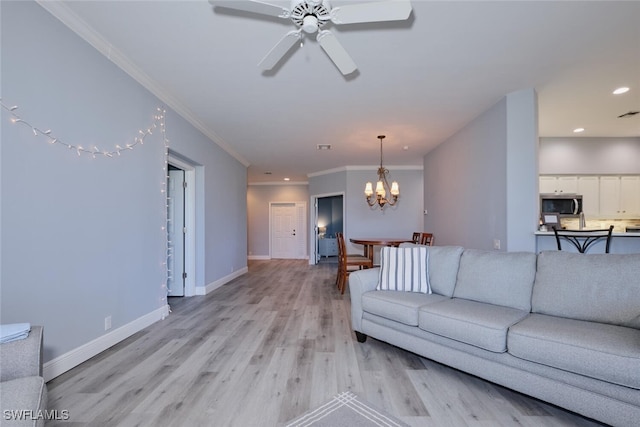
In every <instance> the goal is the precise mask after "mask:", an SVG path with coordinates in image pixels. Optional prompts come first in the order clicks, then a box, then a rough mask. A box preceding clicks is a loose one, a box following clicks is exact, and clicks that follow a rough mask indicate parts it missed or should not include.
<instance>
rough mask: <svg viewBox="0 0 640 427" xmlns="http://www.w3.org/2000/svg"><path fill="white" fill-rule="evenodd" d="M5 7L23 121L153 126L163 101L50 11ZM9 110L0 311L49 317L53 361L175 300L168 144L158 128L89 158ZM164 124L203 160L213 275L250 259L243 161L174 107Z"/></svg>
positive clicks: (1, 317) (203, 272)
mask: <svg viewBox="0 0 640 427" xmlns="http://www.w3.org/2000/svg"><path fill="white" fill-rule="evenodd" d="M0 7H1V19H2V28H1V30H2V64H1V71H2V82H1V83H2V101H3V102H4V103H7V104H12V105H13V104H16V105H18V106H19V109H18V110H17V112H19V114H20V115H21V116H22V117H23V118H24V119H28V121H29V122H31V123H32V124H33V125H36V126H38V127H41V128H42V129H51V130H52V131H53V133H54V134H55V135H56V136H57V137H58V138H60V139H61V140H64V141H65V142H69V143H71V144H85V145H88V144H91V145H92V144H96V145H98V146H99V147H100V148H102V149H107V148H113V147H115V145H116V144H121V145H123V144H124V143H127V142H130V141H132V140H133V137H134V136H135V135H136V133H137V132H138V131H139V130H140V129H146V127H147V126H148V125H150V124H151V122H152V119H153V115H154V114H155V113H156V108H157V107H158V106H160V105H161V104H160V102H159V100H158V99H157V98H155V97H154V96H153V95H151V94H150V93H149V92H147V91H146V90H145V89H144V88H142V86H140V85H139V84H137V83H136V82H135V81H133V80H132V79H131V78H130V77H129V76H128V75H126V74H125V73H124V72H123V71H122V70H120V69H119V68H117V67H116V66H115V65H113V64H112V63H111V62H110V61H109V60H108V59H106V58H105V57H104V56H102V55H101V54H100V53H98V52H97V51H96V50H94V49H93V48H92V47H91V46H89V45H88V44H87V43H85V42H84V41H83V40H81V39H80V38H79V37H78V36H76V35H75V34H74V33H72V32H71V31H70V30H69V29H67V27H65V26H64V25H63V24H62V23H60V22H59V21H58V20H56V19H55V18H54V17H52V16H51V15H50V14H49V13H47V12H46V11H45V10H44V9H42V8H41V7H40V6H38V5H37V4H36V3H34V2H1V6H0ZM9 119H10V116H9V115H8V114H7V113H6V111H4V110H3V111H2V147H1V149H2V152H1V153H2V157H1V159H0V165H1V172H0V188H1V194H2V198H1V200H2V205H1V208H0V213H1V225H0V227H1V230H2V234H1V255H2V256H1V258H0V263H1V275H0V278H1V289H0V290H1V302H0V321H1V322H2V323H12V322H31V323H32V324H40V325H44V330H45V335H44V336H45V361H49V360H51V359H53V358H56V357H58V356H60V355H62V354H65V353H67V352H69V351H71V350H73V349H77V348H78V347H80V346H83V345H85V344H87V343H89V342H92V341H93V340H95V339H97V338H100V337H101V336H102V335H104V334H105V333H106V332H105V331H104V318H105V317H106V316H108V315H111V316H112V328H113V329H116V328H119V327H120V326H123V325H126V324H128V323H130V322H133V321H135V320H136V319H139V318H141V317H143V316H145V315H147V314H149V313H152V312H155V311H158V310H159V309H161V308H162V307H163V306H164V304H165V302H164V301H163V298H164V296H165V291H164V290H163V288H162V284H163V282H164V277H165V269H164V267H163V265H162V263H163V262H164V259H165V258H166V255H165V246H166V237H165V236H166V235H165V233H164V231H163V230H162V227H163V226H164V225H165V223H164V221H165V215H166V201H165V196H164V194H162V193H161V189H162V183H163V182H164V180H165V172H164V170H163V167H164V160H165V156H164V154H165V147H164V145H163V140H162V138H161V133H160V132H155V133H154V134H153V135H152V136H150V137H148V138H147V139H146V141H145V144H144V145H142V146H138V147H136V148H135V149H134V150H131V151H129V150H128V151H126V152H124V153H123V154H122V156H120V157H117V158H111V159H109V158H103V157H98V158H96V159H92V158H91V156H86V155H83V156H77V155H76V153H75V152H73V151H70V150H67V149H66V148H63V147H62V146H60V145H55V144H54V145H52V144H48V143H47V142H46V140H45V139H44V138H43V137H41V136H40V137H35V136H34V135H33V133H32V131H31V129H29V128H27V127H25V126H21V125H12V124H10V122H9ZM166 125H167V136H168V138H169V140H170V146H171V148H172V149H173V150H175V151H177V152H178V153H181V154H183V155H184V156H185V157H187V158H190V159H192V160H193V161H194V162H196V163H198V164H200V165H201V167H200V168H199V177H198V183H197V184H198V186H199V187H198V188H197V192H198V197H199V198H200V200H199V202H198V206H197V211H198V212H197V215H198V219H197V226H198V235H197V238H196V240H197V243H196V244H197V246H198V247H199V248H200V259H198V262H199V263H200V264H201V266H200V270H199V271H200V277H199V278H198V279H197V280H198V281H199V282H200V283H197V284H196V285H204V284H206V283H208V282H212V281H215V280H216V279H218V278H221V277H224V276H226V275H228V274H229V272H230V271H231V270H241V269H242V268H244V267H246V222H247V219H246V169H245V167H244V166H243V165H242V164H240V163H239V162H238V161H236V160H235V159H233V158H232V157H230V156H229V155H228V154H227V153H225V152H224V151H223V150H222V149H220V148H219V147H218V146H217V145H215V144H214V143H213V142H211V141H210V140H208V139H207V138H205V137H204V136H203V135H202V134H200V133H199V132H198V131H196V130H195V129H194V128H193V127H191V126H190V125H189V124H188V123H187V122H186V121H185V120H183V119H182V118H180V117H179V116H178V115H177V114H175V113H174V112H173V111H168V112H167V118H166ZM219 185H224V188H225V190H226V192H225V194H224V197H223V198H222V199H221V197H222V195H221V194H220V192H219V191H218V189H219ZM221 201H224V204H222V203H221Z"/></svg>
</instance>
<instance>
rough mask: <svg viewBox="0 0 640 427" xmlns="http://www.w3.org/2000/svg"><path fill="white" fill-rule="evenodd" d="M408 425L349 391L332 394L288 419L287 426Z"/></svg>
mask: <svg viewBox="0 0 640 427" xmlns="http://www.w3.org/2000/svg"><path fill="white" fill-rule="evenodd" d="M303 426H313V427H322V426H326V427H369V426H393V427H408V424H405V423H403V422H402V421H400V420H398V419H397V418H394V417H392V416H391V415H389V414H387V413H385V411H382V410H380V409H376V408H375V407H373V406H371V405H370V404H368V403H367V402H365V401H363V400H362V399H360V398H359V397H358V396H356V395H355V394H353V393H351V392H350V391H345V392H343V393H340V394H338V395H337V396H334V397H333V398H332V399H331V400H330V401H329V402H327V403H325V404H324V405H322V406H320V407H319V408H318V409H314V410H311V411H309V412H307V413H306V414H304V415H302V416H301V417H299V418H296V419H295V420H293V421H290V422H289V423H288V424H287V427H303Z"/></svg>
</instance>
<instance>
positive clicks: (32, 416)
mask: <svg viewBox="0 0 640 427" xmlns="http://www.w3.org/2000/svg"><path fill="white" fill-rule="evenodd" d="M42 332H43V330H42V326H32V327H31V332H30V333H29V336H28V337H27V338H25V339H22V340H18V341H12V342H9V343H4V344H0V402H1V406H2V407H1V408H0V409H1V411H2V412H1V413H0V425H2V426H5V425H6V426H44V421H45V417H46V414H45V410H46V407H47V385H46V384H45V382H44V378H43V377H42Z"/></svg>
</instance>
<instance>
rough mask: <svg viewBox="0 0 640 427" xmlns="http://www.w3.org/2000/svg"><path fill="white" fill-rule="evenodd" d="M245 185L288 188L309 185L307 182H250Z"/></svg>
mask: <svg viewBox="0 0 640 427" xmlns="http://www.w3.org/2000/svg"><path fill="white" fill-rule="evenodd" d="M247 185H249V186H259V185H265V186H267V185H268V186H272V185H280V186H289V185H309V181H264V182H250V183H248V184H247Z"/></svg>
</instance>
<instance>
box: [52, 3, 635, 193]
mask: <svg viewBox="0 0 640 427" xmlns="http://www.w3.org/2000/svg"><path fill="white" fill-rule="evenodd" d="M271 3H273V4H279V5H283V6H285V7H288V6H289V2H288V1H284V2H283V1H275V0H274V1H271ZM345 3H353V1H350V2H345V1H337V0H334V1H333V2H332V4H333V5H334V6H336V5H339V4H345ZM40 4H41V5H42V6H43V7H45V8H46V9H48V10H49V11H50V12H52V13H53V14H54V15H56V16H58V17H59V18H60V19H62V20H63V22H65V23H66V24H67V25H69V26H70V27H71V28H72V29H74V30H75V31H76V32H78V33H79V34H80V35H82V36H83V37H85V39H87V40H88V41H90V42H91V43H92V44H93V45H94V46H96V47H97V48H98V49H100V50H101V51H102V52H103V53H104V54H105V55H107V56H109V57H110V58H111V59H112V60H113V61H114V62H116V63H118V64H119V65H120V66H122V67H123V68H125V69H126V70H127V71H128V72H129V73H131V74H132V75H134V77H136V78H137V79H138V80H139V81H140V82H141V83H143V84H144V85H145V86H146V87H148V88H149V89H150V90H152V91H153V92H154V93H155V94H156V95H157V96H159V97H160V99H161V100H162V101H163V102H166V103H167V105H168V106H169V107H172V108H174V109H176V110H177V111H179V112H180V113H181V114H182V115H183V116H185V117H186V118H187V119H188V120H190V121H191V122H192V123H194V124H195V125H196V126H197V127H198V128H199V129H200V130H202V131H203V132H205V133H206V134H207V135H209V136H210V137H212V138H213V139H214V140H215V141H216V142H217V143H218V144H220V145H221V146H223V147H225V148H226V149H227V150H228V151H230V152H232V153H233V154H234V155H235V156H236V157H237V158H238V159H240V160H241V161H242V162H243V163H245V164H247V165H249V168H248V174H249V182H263V181H281V180H282V179H283V178H284V177H290V178H291V180H292V181H306V180H307V174H312V173H315V172H320V171H324V170H329V169H334V168H340V167H345V166H364V165H376V164H378V163H379V141H378V139H377V138H376V137H377V135H379V134H386V135H387V138H386V139H385V142H384V146H385V149H384V163H385V166H391V165H397V166H402V165H406V166H410V165H421V164H422V158H423V156H424V154H426V153H427V152H428V151H429V150H431V149H433V148H434V147H435V146H436V145H437V144H439V143H440V142H442V141H443V140H445V139H446V138H447V137H449V136H450V135H452V134H454V133H455V132H456V131H457V130H459V129H461V128H462V127H463V126H464V125H465V124H467V123H468V122H469V121H471V120H472V119H474V118H475V117H476V116H478V115H479V114H480V113H482V112H483V111H484V110H485V109H487V108H488V107H490V106H492V105H493V104H495V103H496V102H498V101H499V100H500V99H501V98H502V97H503V96H504V95H506V94H507V93H510V92H513V91H517V90H520V89H525V88H535V89H536V90H537V92H538V97H539V124H540V126H539V132H540V136H542V137H544V136H575V134H574V133H573V132H572V130H573V129H574V128H576V127H584V128H586V131H585V132H584V133H582V134H581V136H584V137H601V136H622V137H629V136H640V114H638V115H636V116H633V117H631V118H624V119H618V118H617V116H619V115H621V114H624V113H626V112H628V111H631V110H634V111H638V110H640V24H639V22H640V2H637V1H623V2H615V1H586V2H578V1H549V2H547V1H496V2H486V1H468V2H462V1H438V2H436V1H415V0H414V1H413V2H412V4H413V12H412V15H411V16H410V18H409V20H407V21H402V22H392V23H370V24H354V25H341V26H334V25H332V26H328V27H326V28H328V29H330V30H331V31H332V32H333V33H334V34H335V35H336V36H337V38H338V39H339V40H340V42H341V43H342V45H343V46H344V47H345V49H346V50H347V51H348V52H349V53H350V55H351V57H352V58H353V59H354V61H355V62H356V64H357V65H358V70H357V71H356V72H355V73H354V74H352V75H349V76H347V77H345V76H343V75H342V74H340V72H339V71H338V70H337V69H336V68H335V66H334V65H333V63H332V62H331V61H330V59H329V58H328V57H327V56H326V55H325V53H324V51H322V49H321V48H320V46H319V45H318V43H317V42H316V41H315V38H314V37H311V38H308V37H307V38H305V41H304V46H302V47H300V48H297V49H294V51H293V53H291V54H290V55H288V56H286V57H285V58H284V60H283V61H282V62H281V63H280V64H279V65H277V66H276V68H275V69H274V70H272V71H271V72H262V71H261V70H260V69H259V68H258V67H257V66H256V65H257V63H258V62H259V61H260V60H261V59H262V58H263V57H264V55H265V54H266V53H267V52H268V51H269V50H270V49H271V47H272V46H273V45H275V43H276V42H277V41H278V40H280V38H281V37H282V36H284V34H285V33H286V32H288V31H290V30H292V29H295V28H294V27H293V24H292V23H291V22H290V21H289V20H281V19H278V18H270V17H266V16H263V15H256V14H251V13H246V12H238V11H233V10H230V9H224V8H220V7H216V8H214V7H212V6H211V5H210V4H209V3H208V2H207V1H206V0H198V1H65V2H46V1H42V2H40ZM619 86H628V87H630V88H631V91H629V92H628V93H627V94H624V95H618V96H614V95H612V94H611V92H612V91H613V89H615V88H617V87H619ZM317 144H331V146H332V149H331V150H330V151H317V149H316V146H317ZM194 160H197V159H194ZM267 171H269V172H272V174H271V175H265V172H267Z"/></svg>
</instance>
